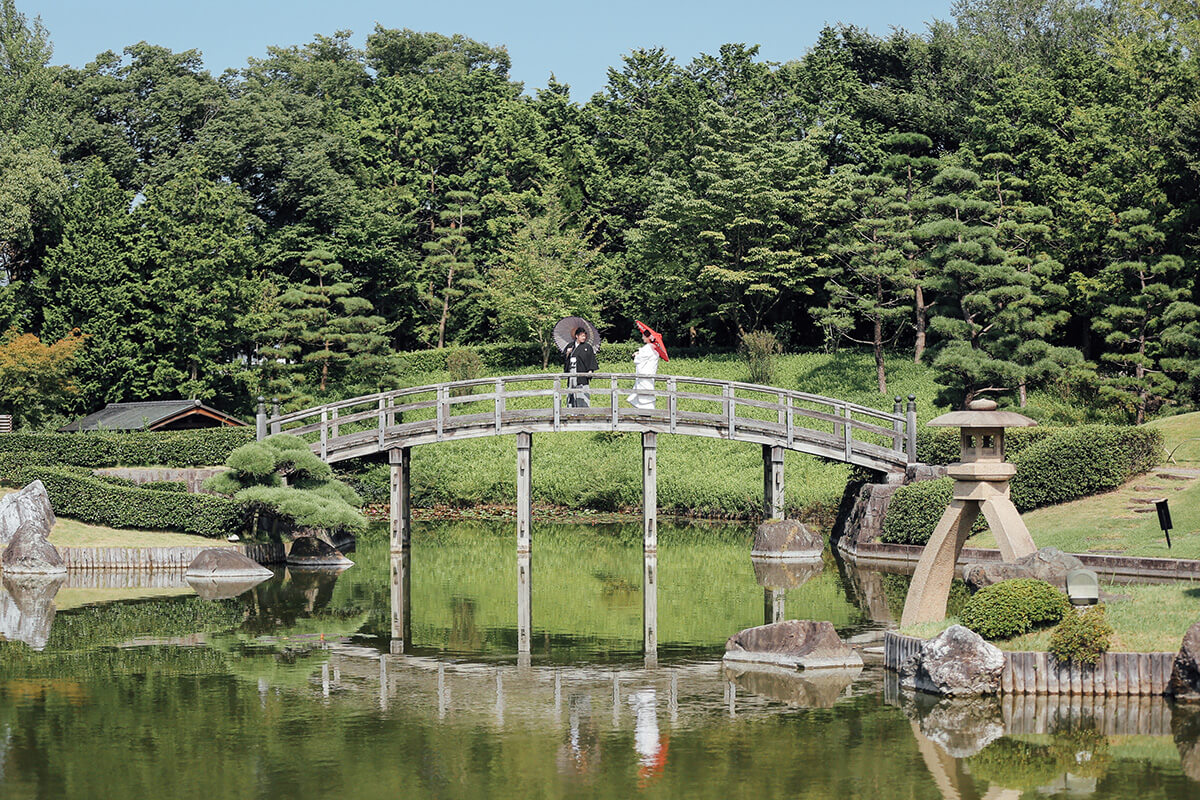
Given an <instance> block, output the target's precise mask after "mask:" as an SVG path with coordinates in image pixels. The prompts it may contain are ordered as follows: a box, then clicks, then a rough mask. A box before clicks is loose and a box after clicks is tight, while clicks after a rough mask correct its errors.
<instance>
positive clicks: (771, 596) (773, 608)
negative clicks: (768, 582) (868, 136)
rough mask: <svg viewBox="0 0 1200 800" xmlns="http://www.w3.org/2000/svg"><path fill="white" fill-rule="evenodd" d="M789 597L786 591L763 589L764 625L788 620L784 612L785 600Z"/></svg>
mask: <svg viewBox="0 0 1200 800" xmlns="http://www.w3.org/2000/svg"><path fill="white" fill-rule="evenodd" d="M786 596H787V591H786V590H785V589H772V588H769V587H768V588H764V589H763V625H770V624H771V623H773V622H783V621H784V619H786V618H787V616H786V612H785V611H784V600H785V598H786Z"/></svg>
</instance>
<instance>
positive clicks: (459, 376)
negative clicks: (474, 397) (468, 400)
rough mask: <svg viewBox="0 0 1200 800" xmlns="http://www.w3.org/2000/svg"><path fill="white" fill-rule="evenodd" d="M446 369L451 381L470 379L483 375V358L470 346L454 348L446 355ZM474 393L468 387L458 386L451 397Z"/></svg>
mask: <svg viewBox="0 0 1200 800" xmlns="http://www.w3.org/2000/svg"><path fill="white" fill-rule="evenodd" d="M446 371H447V372H449V373H450V380H452V381H471V380H475V379H476V378H478V377H480V376H481V375H483V359H481V358H480V357H479V354H478V353H476V352H475V351H474V350H471V349H470V348H463V349H461V350H455V351H454V352H453V353H451V354H450V355H448V356H446ZM467 394H474V391H473V390H472V389H470V388H465V389H464V388H458V389H455V390H454V391H453V393H452V396H453V397H462V396H463V395H467Z"/></svg>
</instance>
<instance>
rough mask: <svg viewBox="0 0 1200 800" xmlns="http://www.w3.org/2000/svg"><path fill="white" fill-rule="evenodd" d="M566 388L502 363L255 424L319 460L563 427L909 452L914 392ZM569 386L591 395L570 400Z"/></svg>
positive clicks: (900, 457)
mask: <svg viewBox="0 0 1200 800" xmlns="http://www.w3.org/2000/svg"><path fill="white" fill-rule="evenodd" d="M578 377H582V378H586V379H590V381H591V383H590V386H588V387H582V388H572V387H571V386H570V383H569V379H570V376H569V375H567V374H564V373H551V374H536V375H507V376H503V377H497V378H480V379H477V380H467V381H457V382H453V383H444V384H435V385H428V386H417V387H412V388H407V389H396V390H392V391H386V392H379V393H377V394H373V395H366V396H363V397H355V398H351V399H348V400H341V401H338V402H335V403H329V404H327V405H324V406H320V407H316V408H309V409H305V410H303V411H294V412H290V413H287V414H276V415H273V416H268V415H267V414H266V412H265V408H264V407H263V405H262V404H261V403H260V411H259V418H258V434H259V437H260V438H262V437H264V436H266V435H267V433H268V431H269V432H270V433H272V434H274V433H280V432H282V433H289V434H293V435H297V436H302V437H305V438H307V439H308V440H309V441H310V442H311V444H312V447H313V451H314V452H315V453H316V454H318V455H319V456H321V458H323V459H325V460H327V461H331V462H333V461H340V460H344V459H347V458H355V457H358V456H362V455H368V454H370V453H374V452H379V451H381V450H387V449H393V448H398V447H408V446H411V445H416V444H427V443H432V442H441V441H449V440H455V439H464V438H473V437H478V436H489V435H500V434H506V433H516V432H518V431H533V432H539V431H543V432H544V431H562V430H591V431H617V430H654V431H657V432H659V433H681V434H687V435H693V436H709V437H714V438H722V439H731V440H738V441H749V442H758V443H761V444H765V445H770V446H779V447H785V448H789V449H793V450H801V451H804V452H809V453H813V454H816V455H820V456H824V457H827V458H832V459H836V460H840V461H847V462H851V463H857V464H861V465H863V466H868V467H872V468H875V469H891V470H894V469H898V468H903V466H904V465H905V464H906V463H909V462H911V461H915V460H916V404H915V398H913V397H911V396H910V398H909V402H908V407H907V409H904V408H902V403H901V400H900V398H896V402H895V405H894V407H893V410H892V411H891V412H887V411H880V410H878V409H874V408H870V407H868V406H863V405H859V404H857V403H851V402H848V401H845V400H839V399H836V398H831V397H824V396H821V395H816V394H809V393H806V392H798V391H791V390H787V389H780V388H777V387H773V386H760V385H756V384H750V383H740V382H736V381H721V380H714V379H710V378H693V377H684V376H678V375H657V376H653V377H652V378H650V379H651V380H652V381H653V385H654V389H653V390H647V391H641V392H637V393H638V394H641V395H643V396H650V397H653V399H654V405H655V407H654V408H652V409H639V408H635V407H632V406H631V405H629V404H628V403H627V402H626V396H627V395H629V394H633V393H634V382H635V381H637V380H639V379H646V378H649V376H637V375H632V374H613V373H594V374H587V375H581V376H578ZM573 396H576V397H578V396H583V397H586V398H587V399H588V400H589V401H590V405H589V406H588V407H583V408H576V407H573V406H572V405H571V398H572V397H573Z"/></svg>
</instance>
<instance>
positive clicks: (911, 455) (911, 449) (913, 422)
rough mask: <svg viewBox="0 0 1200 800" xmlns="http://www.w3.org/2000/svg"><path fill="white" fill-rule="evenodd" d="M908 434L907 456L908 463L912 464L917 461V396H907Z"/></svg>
mask: <svg viewBox="0 0 1200 800" xmlns="http://www.w3.org/2000/svg"><path fill="white" fill-rule="evenodd" d="M906 421H907V424H908V430H907V431H905V433H907V434H908V442H907V448H906V449H907V456H908V463H910V464H913V463H915V462H916V460H917V396H916V395H915V394H910V395H909V396H908V413H907V420H906Z"/></svg>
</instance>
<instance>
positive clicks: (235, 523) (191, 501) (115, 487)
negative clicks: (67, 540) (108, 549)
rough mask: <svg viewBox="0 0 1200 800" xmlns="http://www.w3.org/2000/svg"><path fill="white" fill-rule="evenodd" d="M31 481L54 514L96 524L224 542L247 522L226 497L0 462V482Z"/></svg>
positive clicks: (238, 506)
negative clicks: (45, 496)
mask: <svg viewBox="0 0 1200 800" xmlns="http://www.w3.org/2000/svg"><path fill="white" fill-rule="evenodd" d="M35 480H40V481H41V482H42V483H44V484H45V485H46V491H47V492H48V493H49V495H50V503H51V505H53V506H54V511H55V513H56V514H60V515H61V516H64V517H70V518H71V519H77V520H79V521H81V522H90V523H92V524H95V525H107V526H108V527H111V528H133V529H137V530H166V531H178V532H180V533H193V534H197V535H199V536H211V537H225V536H228V535H229V534H231V533H238V532H240V531H241V530H242V529H243V528H244V527H245V525H246V522H247V511H246V508H245V506H244V505H243V504H242V503H240V502H235V501H233V500H230V499H228V498H224V497H214V496H213V495H207V494H189V493H187V492H180V491H179V490H177V489H171V490H161V489H152V488H149V487H145V486H140V487H139V486H125V485H121V484H119V483H116V482H114V481H111V480H101V479H100V478H97V477H95V476H93V475H91V474H90V473H89V472H88V471H87V470H86V469H80V468H71V467H51V466H28V465H15V466H14V465H11V464H5V463H4V462H3V461H0V481H2V482H4V483H8V484H11V485H18V486H20V485H24V484H27V483H30V482H31V481H35Z"/></svg>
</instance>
